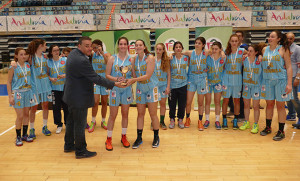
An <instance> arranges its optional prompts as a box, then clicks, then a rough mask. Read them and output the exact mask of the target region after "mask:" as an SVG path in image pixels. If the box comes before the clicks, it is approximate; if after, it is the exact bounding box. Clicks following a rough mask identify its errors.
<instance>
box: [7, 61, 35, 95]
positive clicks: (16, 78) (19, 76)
mask: <svg viewBox="0 0 300 181" xmlns="http://www.w3.org/2000/svg"><path fill="white" fill-rule="evenodd" d="M10 68H12V67H10ZM26 81H27V83H26ZM26 84H27V85H28V86H27V85H26ZM31 87H32V82H31V70H30V64H29V63H28V62H25V63H24V67H23V68H22V67H21V66H20V65H19V64H17V68H16V69H14V75H13V79H12V82H11V88H12V90H13V91H19V92H25V91H27V90H29V89H31Z"/></svg>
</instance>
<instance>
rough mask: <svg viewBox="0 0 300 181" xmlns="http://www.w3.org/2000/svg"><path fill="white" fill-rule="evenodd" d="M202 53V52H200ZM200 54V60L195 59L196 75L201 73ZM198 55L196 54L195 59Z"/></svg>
mask: <svg viewBox="0 0 300 181" xmlns="http://www.w3.org/2000/svg"><path fill="white" fill-rule="evenodd" d="M202 52H203V50H202ZM202 52H201V53H200V60H197V58H196V63H197V70H198V71H197V74H201V73H202V71H201V58H202ZM195 54H196V51H195ZM198 56H199V55H197V54H196V57H198Z"/></svg>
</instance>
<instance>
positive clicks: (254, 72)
mask: <svg viewBox="0 0 300 181" xmlns="http://www.w3.org/2000/svg"><path fill="white" fill-rule="evenodd" d="M261 71H262V68H261V64H260V62H258V61H257V57H256V58H255V61H254V62H253V63H250V60H249V59H248V57H247V58H246V59H245V61H244V72H243V84H244V85H248V86H249V85H255V86H260V84H261V81H262V74H261Z"/></svg>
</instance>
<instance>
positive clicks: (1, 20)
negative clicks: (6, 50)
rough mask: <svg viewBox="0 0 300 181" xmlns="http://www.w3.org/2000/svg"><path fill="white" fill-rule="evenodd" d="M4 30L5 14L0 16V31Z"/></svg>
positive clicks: (5, 28) (5, 27)
mask: <svg viewBox="0 0 300 181" xmlns="http://www.w3.org/2000/svg"><path fill="white" fill-rule="evenodd" d="M3 31H4V32H6V31H7V26H6V16H0V32H3Z"/></svg>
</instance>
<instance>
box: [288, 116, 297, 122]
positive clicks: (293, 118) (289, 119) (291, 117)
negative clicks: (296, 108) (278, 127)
mask: <svg viewBox="0 0 300 181" xmlns="http://www.w3.org/2000/svg"><path fill="white" fill-rule="evenodd" d="M286 120H287V121H296V116H295V115H286Z"/></svg>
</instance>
